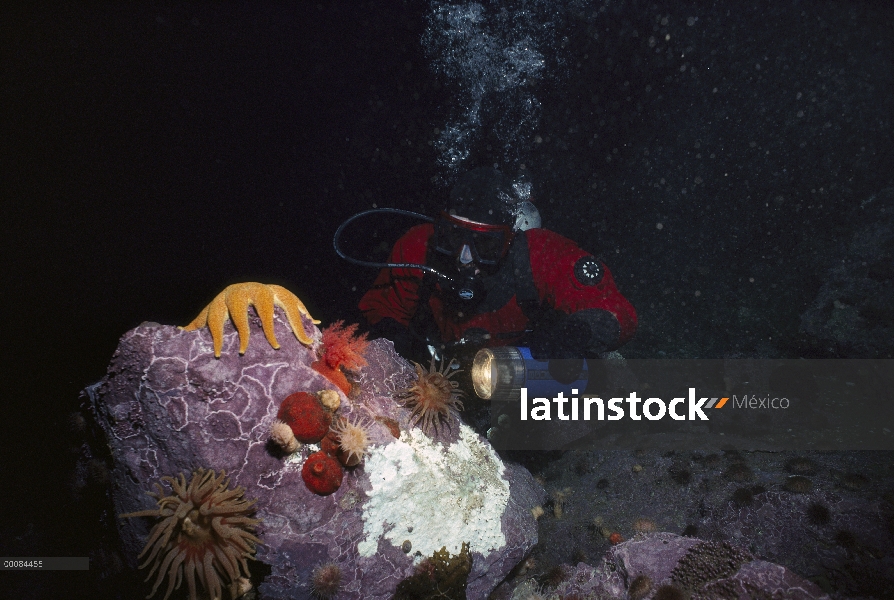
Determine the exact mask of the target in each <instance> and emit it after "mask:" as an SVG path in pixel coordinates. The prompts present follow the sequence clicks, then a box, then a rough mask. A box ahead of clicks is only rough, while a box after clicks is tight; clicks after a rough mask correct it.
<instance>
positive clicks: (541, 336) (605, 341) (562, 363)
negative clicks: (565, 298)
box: [528, 309, 621, 384]
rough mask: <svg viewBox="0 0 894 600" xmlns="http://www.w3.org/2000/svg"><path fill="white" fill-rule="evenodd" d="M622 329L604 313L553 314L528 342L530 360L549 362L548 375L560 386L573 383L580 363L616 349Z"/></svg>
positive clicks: (609, 314) (612, 318)
mask: <svg viewBox="0 0 894 600" xmlns="http://www.w3.org/2000/svg"><path fill="white" fill-rule="evenodd" d="M620 337H621V326H620V324H619V323H618V320H617V319H616V318H615V316H614V315H613V314H611V313H610V312H608V311H607V310H601V309H587V310H582V311H579V312H576V313H574V314H571V315H567V314H563V313H559V312H558V311H553V312H552V313H551V314H549V315H548V316H547V317H546V318H544V319H542V320H541V321H540V322H539V323H538V324H537V326H536V327H535V329H534V332H533V333H532V334H531V336H530V337H529V338H528V341H529V344H530V348H531V356H533V357H534V358H536V359H537V360H549V373H550V375H551V376H552V377H553V379H555V380H556V381H558V382H559V383H563V384H567V383H571V382H572V381H575V380H576V379H577V378H578V376H579V375H580V372H581V370H582V369H583V359H584V358H586V357H587V356H588V355H592V354H598V353H601V352H605V351H607V350H611V349H613V348H616V347H617V343H618V340H619V339H620Z"/></svg>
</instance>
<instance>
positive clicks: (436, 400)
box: [396, 357, 465, 433]
mask: <svg viewBox="0 0 894 600" xmlns="http://www.w3.org/2000/svg"><path fill="white" fill-rule="evenodd" d="M413 364H414V365H416V382H415V383H414V384H413V385H412V386H410V387H409V388H408V389H406V390H404V391H402V392H398V394H397V395H396V398H398V399H399V400H403V401H404V405H405V406H407V407H408V408H410V409H412V411H413V412H412V414H411V415H410V420H411V421H412V422H413V425H419V424H420V423H421V427H422V431H424V432H426V433H430V432H431V431H432V430H433V431H434V432H435V433H437V432H438V429H439V427H440V425H441V423H443V422H448V423H449V420H450V418H451V417H452V416H454V415H455V413H456V412H457V411H460V410H462V409H463V403H462V402H461V401H460V398H462V397H463V396H464V395H465V393H464V392H463V391H462V390H459V389H457V388H458V387H459V383H457V382H456V381H451V380H450V377H452V376H453V375H456V374H457V373H459V372H460V371H458V370H453V367H454V365H455V364H456V363H455V361H453V360H451V361H450V362H449V363H447V365H446V366H445V365H444V361H443V359H442V360H441V367H440V368H439V369H438V368H435V359H434V357H432V359H431V365H429V368H428V371H426V370H425V369H424V368H422V365H420V364H419V363H416V362H414V363H413ZM451 371H452V372H451Z"/></svg>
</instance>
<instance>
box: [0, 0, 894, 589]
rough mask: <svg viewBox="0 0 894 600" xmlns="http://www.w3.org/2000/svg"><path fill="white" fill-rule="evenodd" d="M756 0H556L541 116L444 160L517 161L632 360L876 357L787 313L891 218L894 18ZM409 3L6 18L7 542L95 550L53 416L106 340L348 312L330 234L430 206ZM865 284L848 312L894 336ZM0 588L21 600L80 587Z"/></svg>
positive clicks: (430, 89)
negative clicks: (145, 329) (266, 299)
mask: <svg viewBox="0 0 894 600" xmlns="http://www.w3.org/2000/svg"><path fill="white" fill-rule="evenodd" d="M521 4H525V3H521ZM528 4H530V5H536V6H539V7H541V8H542V6H544V5H545V3H536V2H535V3H528ZM747 4H748V6H746V3H741V2H732V1H718V2H712V3H704V2H667V1H664V2H662V1H659V2H643V1H638V0H627V1H619V2H608V3H605V4H602V3H569V6H570V8H568V9H567V10H564V11H563V12H562V13H561V14H560V15H559V16H557V17H555V18H554V19H553V20H552V21H550V22H551V24H552V25H553V26H554V27H555V29H554V30H552V31H553V33H554V34H555V35H553V37H550V38H549V39H548V40H547V41H546V42H544V43H545V44H546V45H545V46H544V47H543V48H541V50H542V51H543V54H544V56H545V60H546V62H545V65H546V69H547V70H548V71H549V74H548V75H547V76H541V77H539V78H531V81H530V82H529V83H528V84H526V85H525V86H522V87H521V88H520V89H522V90H523V91H525V92H526V93H532V94H535V95H536V98H537V100H538V101H539V102H540V108H539V111H538V112H537V114H536V119H535V121H534V122H532V123H533V124H531V125H530V127H529V128H528V129H525V130H524V131H523V132H522V133H521V134H519V135H517V136H516V137H514V138H511V140H510V141H511V144H507V139H510V138H507V136H506V134H505V132H503V133H501V131H502V130H498V128H496V127H492V125H493V124H494V123H497V122H498V121H499V118H500V116H501V115H504V114H511V111H512V106H513V105H512V102H513V99H512V97H506V96H501V95H500V93H493V94H490V95H485V97H484V98H483V100H482V109H481V118H482V123H481V127H480V128H478V129H477V130H475V132H474V133H475V135H474V139H473V140H472V141H471V142H470V143H469V145H468V147H469V151H470V154H469V157H468V159H467V160H466V161H465V162H464V163H463V165H467V166H477V165H481V164H496V165H497V166H499V167H500V168H501V169H504V170H505V171H506V172H507V173H510V174H512V175H515V174H518V173H519V172H521V164H524V165H525V169H524V171H525V173H526V175H527V176H528V177H529V178H530V181H531V182H532V184H533V190H534V201H535V203H536V204H537V205H538V207H539V208H540V211H541V214H542V216H543V222H544V226H545V227H548V228H550V229H553V230H555V231H558V232H559V233H562V234H563V235H566V236H568V237H571V238H573V239H575V240H576V241H578V242H579V243H580V244H581V245H582V246H583V247H585V248H588V249H589V250H591V251H592V252H594V253H596V254H598V255H600V256H601V257H603V259H604V260H605V262H606V263H607V264H608V265H609V267H610V268H611V269H612V270H613V272H614V274H615V277H616V279H617V281H618V284H619V287H620V288H621V290H622V292H623V293H624V294H625V295H627V296H628V298H630V300H631V301H632V302H633V304H634V305H635V306H636V307H637V309H638V312H639V315H640V321H641V324H640V330H639V333H638V336H637V338H636V339H635V340H634V341H633V342H631V343H630V344H629V345H628V346H627V347H625V348H624V349H622V352H623V353H624V354H625V355H627V356H631V357H641V358H654V357H662V356H667V357H679V358H687V357H706V358H718V357H724V356H731V355H737V356H755V357H797V356H826V357H832V356H847V355H859V354H860V352H863V354H867V353H870V354H871V351H868V350H866V349H865V348H864V349H862V350H861V351H856V350H853V349H852V348H849V347H847V346H846V345H845V346H842V345H841V344H837V343H836V342H835V341H834V340H833V341H832V342H829V341H828V340H823V339H817V338H816V337H815V336H813V337H811V336H809V335H806V334H805V332H804V331H803V329H802V327H801V323H802V321H801V315H802V314H804V313H805V311H807V310H808V308H809V307H810V306H811V305H812V303H814V301H815V299H816V298H817V294H818V293H819V292H820V290H821V288H822V286H823V283H824V281H825V278H826V277H827V273H828V272H829V269H830V268H832V267H834V266H836V265H837V264H840V263H841V261H842V257H844V256H845V255H846V253H847V251H848V245H849V244H851V243H852V241H853V237H854V235H855V234H856V233H858V232H860V231H863V230H865V228H866V227H868V226H871V225H873V224H877V223H882V224H885V223H888V221H886V218H887V217H886V216H885V215H887V216H888V217H890V216H891V215H892V214H894V196H892V194H891V193H886V192H885V190H886V189H887V188H891V187H892V186H894V136H892V120H894V68H892V61H894V48H892V46H894V42H892V40H894V36H892V35H891V33H892V31H894V5H892V4H891V3H888V2H860V1H845V0H829V1H825V2H823V1H815V2H814V1H792V0H788V1H784V2H756V3H747ZM484 5H485V8H486V10H487V11H491V13H489V14H498V12H499V11H498V8H500V7H503V8H506V7H509V8H511V6H512V5H511V4H509V3H484ZM430 11H431V7H430V6H429V5H428V4H424V3H385V2H325V3H314V2H306V3H305V2H298V3H291V5H289V6H282V5H279V4H262V5H256V4H254V3H243V4H227V5H225V6H218V7H209V6H196V5H187V6H183V5H179V4H178V5H176V6H168V5H155V4H152V3H150V4H144V5H131V6H124V5H119V4H113V3H109V4H106V5H96V4H90V5H88V6H64V7H60V6H50V5H47V6H43V7H35V8H31V7H28V8H21V7H20V8H18V9H11V8H9V7H6V8H4V9H2V12H0V140H2V141H0V227H2V231H3V235H2V236H0V250H2V253H0V265H2V267H0V272H2V280H0V282H2V283H0V315H2V317H0V340H2V349H0V376H2V381H0V394H2V406H3V408H4V409H5V411H6V412H5V416H4V418H2V419H0V422H2V431H0V444H2V446H0V447H2V450H3V453H2V472H0V481H2V482H3V484H4V489H3V492H2V493H0V498H2V500H0V502H2V507H0V515H2V521H0V548H2V551H0V554H5V555H31V556H35V555H81V556H83V555H86V554H88V552H89V549H90V548H91V547H92V545H93V543H94V541H95V540H93V539H92V538H91V533H92V532H93V531H94V530H95V528H94V527H93V525H92V524H91V522H90V521H89V519H90V518H94V516H93V515H86V514H79V512H78V511H79V508H78V507H79V506H80V505H79V504H78V503H77V502H75V501H74V500H73V499H72V490H71V489H70V481H71V470H72V468H73V461H74V454H73V452H72V448H73V446H76V444H77V443H78V439H79V438H78V437H77V435H76V434H75V433H72V430H71V428H70V423H69V421H70V414H71V413H72V412H73V411H75V410H76V408H77V397H78V392H79V390H80V389H82V388H83V387H84V386H85V385H87V384H89V383H91V382H93V381H96V380H98V379H99V378H100V377H102V376H103V374H104V372H105V367H106V365H107V363H108V360H109V358H110V357H111V355H112V353H113V351H114V349H115V347H116V344H117V340H118V337H119V336H120V335H121V334H123V333H124V332H125V331H127V330H129V329H131V328H132V327H134V326H136V325H138V324H139V323H141V322H142V321H158V322H161V323H168V324H181V325H182V324H186V323H188V322H189V321H190V320H191V319H192V318H193V317H194V316H195V315H196V314H197V313H198V311H199V310H200V309H201V308H202V307H203V306H204V305H205V304H206V303H207V302H208V301H209V300H210V299H211V298H212V297H213V296H214V295H215V294H217V292H218V291H220V290H221V289H223V288H224V287H225V286H226V285H228V284H230V283H234V282H239V281H262V282H267V283H279V284H282V285H285V286H286V287H288V288H289V289H291V290H293V291H294V292H295V293H296V294H297V295H298V296H299V297H300V298H302V299H303V300H304V301H305V302H306V304H307V305H308V307H309V309H310V310H311V313H312V314H313V315H314V316H315V317H317V318H319V319H322V320H323V322H324V323H330V322H331V321H333V320H336V319H347V320H349V321H351V320H356V319H357V318H358V317H357V314H356V309H355V305H356V302H357V300H358V299H359V297H360V295H361V294H362V292H363V290H364V289H365V288H366V287H367V286H368V285H369V284H370V283H371V281H372V278H373V277H374V275H375V273H374V272H373V271H371V270H369V269H364V268H360V267H355V266H352V265H349V264H346V263H345V262H344V261H341V260H339V259H338V258H337V256H336V255H335V253H334V252H333V249H332V245H331V237H332V234H333V232H334V230H335V228H336V227H337V226H338V224H339V223H340V222H341V221H343V220H344V219H345V218H347V217H348V216H350V215H352V214H353V213H355V212H357V211H360V210H363V209H366V208H370V207H372V206H374V205H376V206H394V207H399V208H406V209H412V210H419V211H421V212H429V213H431V212H433V211H435V210H436V209H437V207H438V206H439V205H440V203H441V202H442V201H443V199H444V198H445V196H446V193H447V190H448V186H449V183H450V181H451V179H452V177H453V176H454V174H455V172H454V171H452V170H451V169H449V168H447V167H445V165H444V161H443V159H444V149H443V148H439V146H438V144H439V140H440V141H443V138H442V137H441V133H442V130H443V129H444V128H445V124H446V123H448V122H451V120H455V118H456V115H457V114H459V113H461V112H462V111H461V109H462V106H459V105H460V104H461V103H462V102H464V101H465V100H464V98H465V96H464V92H463V90H462V89H461V87H458V86H457V81H456V80H455V79H450V77H448V76H446V75H445V73H444V72H440V73H439V72H435V71H434V70H433V69H432V68H431V65H432V63H433V57H432V55H431V53H430V51H429V53H428V54H427V53H426V49H425V47H423V44H422V43H421V42H420V40H421V39H422V38H423V34H424V32H425V30H426V28H427V27H429V21H428V15H429V13H430ZM547 12H549V11H547ZM554 16H555V15H554ZM510 92H511V91H510ZM510 96H511V93H510ZM507 107H508V108H507ZM507 111H508V112H507ZM510 137H511V136H510ZM880 207H881V209H884V208H885V207H887V212H885V210H880ZM407 225H409V223H407V222H389V221H388V220H387V219H384V220H380V221H377V222H371V223H370V225H369V226H368V230H367V233H366V236H367V237H366V238H365V239H363V238H362V237H361V236H359V235H357V236H356V237H354V239H352V240H349V246H350V247H351V248H352V250H354V251H356V252H357V253H359V254H364V253H369V254H371V255H375V254H376V253H377V252H378V253H381V252H382V251H383V250H384V249H386V248H387V247H388V246H389V244H390V241H391V240H392V239H393V238H394V237H395V236H396V235H397V234H398V233H399V231H400V230H401V229H402V228H403V227H405V226H407ZM888 231H889V233H890V231H891V229H889V230H888ZM373 235H375V237H373ZM880 235H881V234H880ZM886 239H888V240H890V239H891V238H890V236H889V237H888V238H885V237H884V236H882V241H880V242H879V244H880V246H879V248H881V250H880V251H879V252H878V253H877V258H878V259H879V261H880V265H881V266H880V267H879V269H880V270H878V271H876V273H877V274H878V273H881V274H880V275H879V277H881V280H882V281H883V282H884V281H888V282H889V283H890V281H891V280H892V278H894V266H891V265H894V263H891V258H890V255H888V254H886V252H890V253H891V254H894V244H891V243H890V242H885V241H884V240H886ZM885 244H889V246H885ZM871 252H872V253H874V252H875V250H871ZM378 256H379V257H381V254H379V255H378ZM886 261H887V262H886ZM888 263H891V265H889V264H888ZM864 264H865V261H864ZM885 269H889V270H888V271H886V270H885ZM885 278H887V279H885ZM876 279H878V277H877V278H876ZM882 300H884V301H879V302H878V304H879V305H880V306H881V307H882V308H880V309H878V310H876V311H875V312H872V313H871V314H870V313H867V315H864V317H866V318H872V319H875V320H876V321H875V322H874V325H877V326H879V327H888V326H890V325H892V324H894V314H892V309H890V306H891V305H894V304H890V303H887V301H886V300H885V297H883V299H882ZM844 302H845V304H846V303H847V299H845V300H844ZM885 306H888V307H889V310H888V312H885V309H884V307H885ZM874 351H875V354H874V355H875V356H886V355H885V352H886V350H885V349H884V348H881V349H878V348H876V349H875V350H874ZM849 353H850V354H849ZM85 519H88V520H87V521H86V522H85ZM6 576H10V577H11V579H10V581H13V582H14V585H15V586H20V587H15V588H14V589H16V590H17V591H18V593H19V594H20V595H19V596H18V597H29V596H31V595H33V597H41V596H42V595H43V592H44V591H46V589H47V587H45V586H56V585H59V586H69V585H71V583H72V582H80V584H82V585H87V584H86V583H85V582H86V581H87V580H86V579H84V578H83V577H82V574H59V573H56V574H45V579H43V580H41V581H42V582H44V583H41V584H36V585H33V584H32V581H34V580H32V579H27V578H25V577H24V576H23V577H18V575H17V574H4V577H6ZM85 589H86V588H85Z"/></svg>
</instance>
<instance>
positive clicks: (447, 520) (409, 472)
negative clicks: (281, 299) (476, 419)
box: [86, 311, 544, 599]
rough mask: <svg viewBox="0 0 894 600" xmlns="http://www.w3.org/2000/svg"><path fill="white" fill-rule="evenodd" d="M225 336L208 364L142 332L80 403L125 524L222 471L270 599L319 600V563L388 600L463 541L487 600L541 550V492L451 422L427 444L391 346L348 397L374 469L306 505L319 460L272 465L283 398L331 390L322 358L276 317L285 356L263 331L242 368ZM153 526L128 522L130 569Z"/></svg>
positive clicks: (174, 332)
mask: <svg viewBox="0 0 894 600" xmlns="http://www.w3.org/2000/svg"><path fill="white" fill-rule="evenodd" d="M305 330H306V331H307V333H308V334H309V335H311V336H312V337H313V338H314V340H315V343H317V344H318V343H319V340H320V337H321V336H320V332H319V330H317V329H316V327H314V326H313V325H312V324H311V323H310V322H309V321H305ZM224 331H225V336H224V344H223V351H222V354H221V358H220V359H215V358H214V355H213V349H212V343H211V336H210V334H209V333H208V331H207V329H202V330H199V331H195V332H184V331H180V330H178V329H177V328H176V327H170V326H163V325H159V324H157V323H144V324H142V325H140V326H139V327H137V328H136V329H133V330H132V331H129V332H128V333H126V334H125V335H124V336H123V337H122V339H121V342H120V344H119V346H118V349H117V350H116V352H115V354H114V356H113V358H112V362H111V364H110V366H109V370H108V374H107V375H106V377H105V378H103V379H102V380H101V381H100V382H99V383H97V384H95V385H93V386H90V387H89V388H88V389H87V390H86V392H87V397H88V398H89V400H88V407H89V409H90V411H91V413H92V414H93V416H94V417H95V419H96V420H97V422H98V423H99V425H100V426H101V428H102V430H103V432H104V433H105V436H106V438H107V439H106V441H107V442H108V444H109V447H110V448H111V452H112V455H113V457H114V462H115V464H114V468H113V470H112V472H111V474H110V476H111V479H112V489H113V490H114V491H113V500H114V504H115V510H116V512H117V513H119V514H121V513H128V512H134V511H140V510H146V509H152V508H155V500H154V499H153V498H152V497H150V496H148V495H147V494H146V493H147V492H149V491H152V490H153V487H152V484H153V483H155V482H159V481H160V478H161V477H162V476H165V475H169V476H176V475H178V474H179V473H181V472H182V473H184V474H186V475H187V477H189V474H190V473H191V471H192V470H193V469H194V468H196V467H204V468H208V469H214V470H216V471H221V470H224V471H226V473H227V474H228V476H229V477H230V485H231V486H236V485H239V486H243V487H244V488H245V490H246V491H245V497H246V498H256V499H257V503H256V505H255V506H256V509H257V514H256V517H258V518H260V519H262V522H261V524H260V525H258V527H257V531H256V533H257V535H258V537H260V539H261V540H262V542H263V545H261V546H259V547H258V551H257V555H256V557H257V559H259V560H260V561H263V562H264V563H267V564H268V565H269V566H270V568H271V572H270V574H269V575H268V576H267V577H266V578H265V579H264V581H263V582H261V583H260V592H261V593H262V595H263V597H264V598H311V597H312V596H311V590H310V583H309V579H310V574H311V572H312V570H313V569H314V568H315V567H316V566H318V565H320V564H321V563H325V562H335V563H337V564H338V565H339V566H340V567H341V571H342V586H341V589H340V591H339V594H338V597H339V598H346V599H347V598H368V599H375V598H390V597H391V596H392V595H393V593H394V591H395V588H396V586H397V584H398V582H400V581H401V580H402V579H404V578H406V577H407V576H409V575H412V574H413V573H414V569H415V565H417V564H418V563H419V562H420V561H421V560H422V559H423V558H424V557H426V556H431V554H432V553H433V552H434V551H435V550H439V549H441V547H443V546H446V547H447V549H448V550H449V551H450V552H451V553H452V554H458V553H459V552H460V549H461V545H462V543H463V542H469V543H470V549H471V554H472V558H473V564H472V572H471V574H470V575H469V578H468V588H467V593H468V598H473V599H474V598H486V597H487V596H488V594H489V593H490V592H491V590H493V589H494V588H495V587H496V585H497V584H498V583H499V582H500V581H501V580H502V579H503V578H504V577H505V576H506V575H507V574H508V573H509V571H510V570H511V569H512V568H513V567H514V566H515V565H516V564H517V563H518V562H519V561H520V560H521V559H522V558H523V557H524V556H525V555H526V554H527V552H528V551H529V550H530V549H531V547H532V546H533V545H534V544H536V543H537V525H536V522H535V520H534V518H533V517H532V515H531V510H530V509H531V508H532V507H534V506H536V505H539V504H541V503H542V502H543V500H544V491H543V489H542V488H541V487H540V486H539V485H538V484H537V483H536V482H535V481H534V479H533V477H532V476H531V474H530V473H529V472H528V471H527V470H526V469H524V468H522V467H520V466H518V465H512V464H506V463H504V462H503V461H502V460H501V459H500V458H499V457H498V456H497V454H496V453H495V452H494V450H493V449H492V447H491V446H490V444H489V443H488V442H487V441H486V440H485V439H484V438H483V437H481V436H479V435H478V434H476V433H475V432H474V431H473V430H472V429H471V428H469V427H468V426H466V425H465V424H461V423H460V422H457V421H456V420H454V421H452V422H451V424H450V426H449V427H442V428H441V430H440V432H439V433H438V434H436V435H433V436H432V437H429V436H427V435H425V434H424V433H423V432H421V431H420V430H419V429H418V428H417V427H413V426H411V425H410V422H409V416H410V411H409V410H407V409H406V408H404V407H403V406H402V405H401V404H400V403H399V402H397V401H395V400H394V399H393V396H394V392H396V391H399V390H402V389H404V388H406V387H408V386H409V384H410V382H411V381H413V379H414V378H415V371H414V369H413V368H412V366H411V365H410V364H409V363H407V362H406V361H405V360H403V359H402V358H401V357H400V356H398V355H397V354H396V353H395V352H394V348H393V345H392V344H391V342H389V341H387V340H374V341H373V342H371V344H370V345H369V348H368V350H367V352H366V355H365V356H366V359H367V361H368V366H367V367H365V368H364V369H363V370H362V371H361V372H360V374H359V375H360V376H359V389H360V393H359V395H357V397H356V398H353V399H349V398H347V397H345V396H344V395H343V394H341V392H339V394H340V396H341V408H340V409H339V414H341V415H343V416H347V417H350V418H351V419H352V420H353V419H355V418H366V419H369V420H372V423H373V424H372V426H371V428H370V439H371V444H372V446H371V449H370V452H369V454H368V455H367V456H366V458H365V460H364V461H363V462H362V463H361V464H360V465H359V466H357V467H355V468H353V469H347V470H346V472H345V476H344V480H343V483H342V485H341V488H340V489H339V490H338V491H336V492H335V493H333V494H331V495H329V496H318V495H316V494H314V493H312V492H310V491H309V490H308V489H307V488H306V486H305V485H304V482H303V481H302V479H301V467H302V465H303V463H304V460H305V459H306V458H307V456H308V455H309V454H310V453H311V452H313V451H315V450H316V449H318V446H317V445H305V447H304V448H302V449H301V450H299V451H298V452H297V453H295V454H293V455H291V456H287V457H285V458H283V457H281V456H279V455H278V454H277V453H276V452H271V449H270V446H269V444H268V432H269V429H270V425H271V423H272V422H273V421H274V419H275V418H276V413H277V411H278V409H279V405H280V403H281V402H282V400H283V399H284V398H285V397H286V396H288V395H290V394H292V393H293V392H296V391H310V392H316V391H319V390H322V389H333V390H336V391H337V388H336V386H335V385H333V384H332V383H330V382H329V381H328V380H327V379H325V378H324V377H323V376H322V375H320V374H319V373H317V372H316V371H314V370H313V369H311V367H310V365H311V363H312V362H313V360H314V358H315V354H314V352H313V350H312V349H309V348H306V347H304V346H302V345H301V344H300V343H299V342H298V340H297V339H296V338H295V336H294V334H293V333H292V332H291V331H290V329H289V327H288V325H287V324H286V322H285V321H284V320H283V319H282V318H281V315H280V314H279V311H277V315H276V319H275V332H276V337H277V339H278V341H279V343H280V344H281V348H280V349H279V350H274V349H273V348H271V347H270V346H269V345H268V343H267V341H266V339H265V337H264V335H263V332H262V330H261V327H260V322H259V320H258V319H257V318H256V317H254V316H252V317H251V332H252V333H251V340H250V343H249V345H248V349H247V351H246V353H245V355H244V356H240V355H239V354H238V336H237V334H236V332H235V330H234V329H233V327H232V325H231V324H229V323H227V325H226V327H225V330H224ZM389 419H390V420H393V421H394V422H396V423H397V424H398V426H399V428H400V434H401V435H400V439H395V438H394V437H393V435H392V434H391V431H390V429H389V427H388V426H387V425H386V424H385V422H387V420H389ZM165 490H166V492H167V487H166V488H165ZM150 526H151V522H150V521H149V520H147V519H122V520H120V522H119V526H118V529H119V532H120V536H121V538H122V541H123V544H124V547H125V549H126V551H127V554H128V559H129V560H130V561H131V565H132V566H136V563H137V561H136V556H137V554H139V552H140V551H141V550H142V548H143V546H144V544H145V542H146V539H147V534H148V529H149V527H150ZM407 542H409V544H407ZM408 546H409V552H405V551H404V550H405V549H407V547H408ZM255 583H256V584H257V583H258V582H255Z"/></svg>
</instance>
